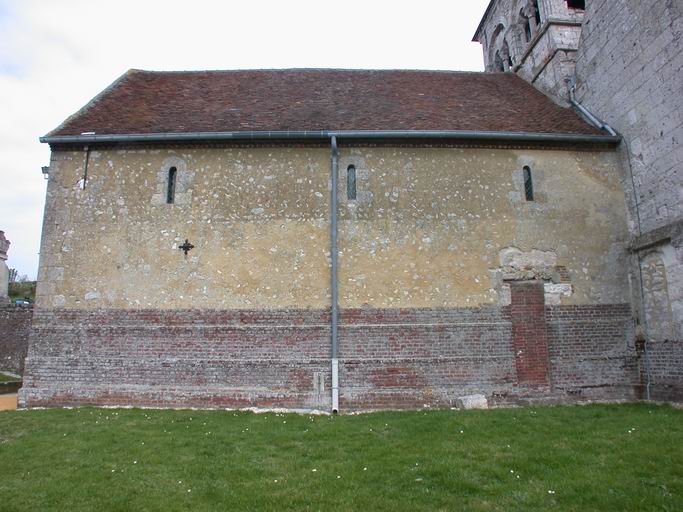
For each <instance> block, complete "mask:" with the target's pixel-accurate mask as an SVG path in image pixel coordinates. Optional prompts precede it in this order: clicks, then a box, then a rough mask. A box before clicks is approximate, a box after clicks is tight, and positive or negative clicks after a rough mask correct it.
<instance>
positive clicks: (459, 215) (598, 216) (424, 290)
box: [20, 144, 639, 411]
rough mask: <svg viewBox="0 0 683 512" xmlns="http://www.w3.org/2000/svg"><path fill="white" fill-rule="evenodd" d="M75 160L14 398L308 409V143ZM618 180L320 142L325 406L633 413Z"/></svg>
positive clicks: (491, 152)
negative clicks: (612, 407) (335, 217)
mask: <svg viewBox="0 0 683 512" xmlns="http://www.w3.org/2000/svg"><path fill="white" fill-rule="evenodd" d="M88 152H89V153H88V155H87V159H86V153H85V152H84V151H83V150H82V149H80V150H73V149H71V150H67V149H56V148H55V149H53V153H52V160H51V164H50V179H49V184H48V193H47V198H48V199H47V204H46V210H45V212H46V213H45V224H44V230H43V241H42V248H41V266H40V275H39V282H38V291H37V310H36V313H35V318H34V331H33V335H32V341H31V346H30V350H29V354H28V358H27V360H26V372H25V379H24V388H23V389H22V390H21V393H20V403H21V404H22V405H23V406H29V407H31V406H45V405H47V406H54V405H77V404H121V405H122V404H126V405H154V406H189V405H192V406H207V407H209V406H214V407H246V406H285V407H291V408H311V409H327V410H328V409H329V408H330V385H331V377H330V364H329V363H330V309H329V305H330V287H329V286H330V261H329V257H330V253H329V250H330V246H329V200H330V194H329V188H328V187H329V165H330V150H329V148H327V147H307V146H301V145H298V146H294V147H287V146H285V147H283V146H281V145H280V146H258V145H245V146H235V145H223V147H221V145H220V144H212V145H211V146H208V147H182V146H174V147H163V146H158V147H147V148H125V147H115V148H107V147H102V148H100V149H95V148H89V149H88ZM86 161H87V163H88V171H87V182H86V183H85V186H83V185H82V183H80V180H81V179H82V177H83V175H84V165H85V163H86ZM618 165H619V163H618V157H617V154H616V153H615V152H614V151H613V150H585V149H581V150H579V149H570V148H564V149H556V150H548V149H528V148H527V149H524V148H519V147H517V148H513V147H509V148H500V147H498V148H496V147H480V148H472V147H428V146H427V147H423V146H405V147H398V146H395V145H389V146H353V145H351V146H346V147H344V146H342V147H340V150H339V180H338V181H339V189H338V191H337V195H338V199H339V212H338V213H339V290H340V303H339V306H340V310H341V315H340V331H339V340H340V341H339V360H340V376H339V379H340V410H342V411H349V410H366V409H380V408H405V407H423V406H425V405H427V406H450V405H453V404H454V402H455V399H456V398H457V397H458V396H462V395H463V394H470V393H483V394H485V395H487V397H489V398H490V399H492V400H493V401H494V402H498V403H511V402H515V401H518V400H520V399H546V398H557V399H573V398H575V397H579V398H600V397H605V396H608V397H619V398H633V397H635V396H637V395H638V393H639V387H638V385H639V375H638V367H637V363H636V357H637V354H636V352H635V348H634V346H633V332H632V331H633V329H632V321H631V315H630V308H629V305H628V300H629V283H628V279H627V274H626V273H625V272H624V271H623V268H624V267H625V265H626V264H627V261H628V253H627V243H628V241H627V240H628V237H627V234H628V231H627V226H626V219H625V205H624V192H623V189H622V187H621V184H620V181H619V178H618V176H619V169H618ZM351 166H353V168H354V169H355V172H356V199H355V200H352V199H349V194H348V189H347V185H348V181H347V173H348V172H349V169H350V167H351ZM171 167H174V168H175V169H176V172H177V175H176V191H175V193H176V194H177V196H176V197H178V199H179V200H177V201H175V202H174V203H173V204H167V202H166V201H165V199H164V193H165V191H167V189H168V183H167V180H168V171H169V169H170V168H171ZM524 167H528V168H531V169H533V176H534V180H535V181H534V201H527V200H526V199H525V183H524V178H523V169H524ZM180 198H182V200H181V199H180ZM186 239H187V240H188V241H189V242H190V243H191V244H192V245H193V246H194V248H192V249H191V250H189V251H188V252H187V255H185V254H184V252H183V251H181V250H179V246H180V245H182V244H183V243H184V241H185V240H186Z"/></svg>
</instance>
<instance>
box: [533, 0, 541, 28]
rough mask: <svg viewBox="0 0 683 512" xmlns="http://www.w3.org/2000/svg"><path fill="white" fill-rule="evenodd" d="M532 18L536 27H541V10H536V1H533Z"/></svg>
mask: <svg viewBox="0 0 683 512" xmlns="http://www.w3.org/2000/svg"><path fill="white" fill-rule="evenodd" d="M534 17H535V18H536V25H537V26H539V27H540V26H541V10H540V9H539V8H538V0H534Z"/></svg>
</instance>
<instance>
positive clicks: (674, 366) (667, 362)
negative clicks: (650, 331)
mask: <svg viewBox="0 0 683 512" xmlns="http://www.w3.org/2000/svg"><path fill="white" fill-rule="evenodd" d="M639 348H640V351H639V352H640V363H641V364H640V379H641V382H642V386H643V387H642V389H641V395H643V396H647V389H646V387H647V383H648V373H649V382H650V386H649V387H650V398H652V399H653V400H675V401H683V340H667V341H652V342H650V343H648V344H647V354H646V353H645V347H644V346H641V347H639ZM648 370H649V371H648Z"/></svg>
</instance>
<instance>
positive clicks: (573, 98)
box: [569, 81, 618, 137]
mask: <svg viewBox="0 0 683 512" xmlns="http://www.w3.org/2000/svg"><path fill="white" fill-rule="evenodd" d="M575 89H576V84H575V83H574V82H573V81H572V82H571V83H570V84H569V103H571V104H572V105H573V106H574V107H575V108H576V109H577V110H578V111H579V112H581V113H582V114H583V116H584V117H585V118H586V119H588V120H589V121H590V122H591V123H592V124H593V125H595V126H596V127H598V128H600V129H601V130H605V131H606V132H607V133H609V134H610V135H611V136H612V137H618V134H617V132H616V131H615V130H614V128H612V127H611V126H610V125H608V124H607V123H605V122H603V121H601V120H600V119H598V118H597V117H595V116H594V115H593V114H592V113H591V111H590V110H588V109H587V108H586V107H584V106H583V105H581V103H579V102H578V101H576V96H575V95H574V90H575Z"/></svg>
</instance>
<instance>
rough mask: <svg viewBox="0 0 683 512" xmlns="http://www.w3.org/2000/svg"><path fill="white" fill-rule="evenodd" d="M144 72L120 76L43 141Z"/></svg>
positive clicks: (51, 131)
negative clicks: (133, 76) (128, 79)
mask: <svg viewBox="0 0 683 512" xmlns="http://www.w3.org/2000/svg"><path fill="white" fill-rule="evenodd" d="M140 72H142V71H141V70H139V69H129V70H127V71H126V72H125V73H123V74H122V75H120V76H119V77H118V78H117V79H116V80H114V81H113V82H112V83H110V84H109V85H108V86H107V87H105V88H104V89H103V90H102V91H100V92H99V93H98V94H97V95H96V96H94V97H93V98H92V99H91V100H90V101H89V102H88V103H86V104H85V105H84V106H83V107H81V108H80V109H78V110H77V111H76V112H74V113H73V114H71V115H70V116H69V117H67V118H66V119H65V120H64V121H62V123H61V124H60V125H59V126H57V127H56V128H55V129H53V130H50V131H49V132H48V133H47V135H45V136H44V137H41V140H42V139H43V138H45V137H52V136H54V135H53V134H55V133H57V132H59V131H60V130H62V129H63V128H64V127H65V126H66V125H67V124H68V123H70V122H71V121H73V120H74V119H76V118H78V117H80V116H81V115H83V114H85V113H86V112H87V111H88V110H90V109H91V108H92V107H93V106H94V105H96V104H97V102H98V101H99V100H100V99H102V98H103V97H104V96H105V95H107V94H109V93H110V92H111V91H112V90H113V89H114V88H116V87H118V86H119V85H120V84H121V82H123V81H124V80H125V79H126V78H128V77H129V76H130V75H132V74H133V73H140Z"/></svg>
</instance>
